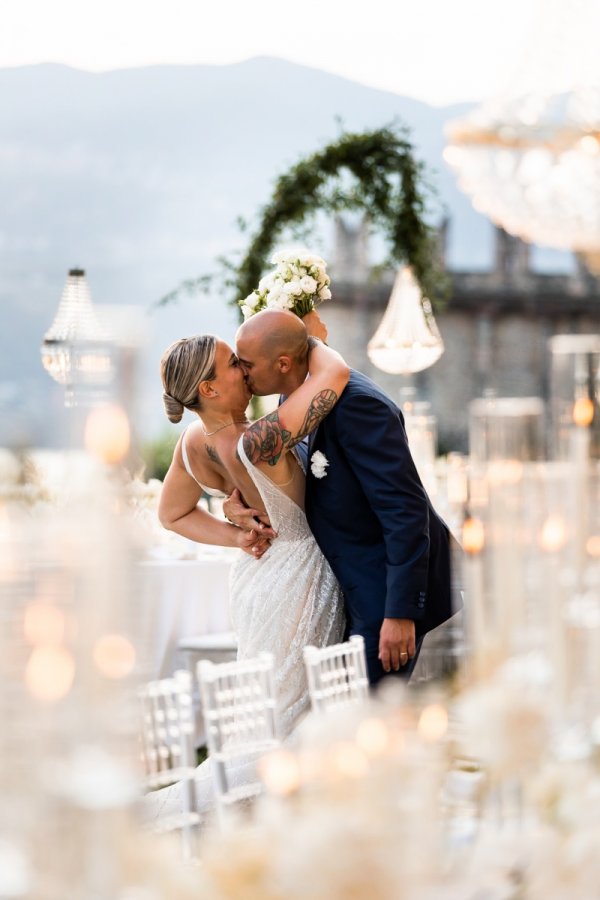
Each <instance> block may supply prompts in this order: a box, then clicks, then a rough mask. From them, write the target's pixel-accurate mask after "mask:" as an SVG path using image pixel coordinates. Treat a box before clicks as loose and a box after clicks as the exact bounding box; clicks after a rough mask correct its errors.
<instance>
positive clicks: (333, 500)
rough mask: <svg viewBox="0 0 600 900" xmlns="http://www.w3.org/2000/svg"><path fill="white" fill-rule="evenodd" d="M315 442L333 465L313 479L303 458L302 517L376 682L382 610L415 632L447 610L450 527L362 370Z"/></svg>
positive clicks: (390, 407) (388, 403)
mask: <svg viewBox="0 0 600 900" xmlns="http://www.w3.org/2000/svg"><path fill="white" fill-rule="evenodd" d="M311 437H312V436H311ZM317 450H320V451H321V452H322V453H324V454H325V456H326V457H327V460H328V462H329V466H328V468H327V470H326V471H327V474H326V476H325V477H324V478H316V477H315V476H314V475H313V474H312V472H311V469H310V458H309V466H308V471H307V481H306V514H307V517H308V522H309V525H310V528H311V530H312V532H313V534H314V536H315V538H316V540H317V543H318V544H319V546H320V548H321V550H322V551H323V554H324V556H325V557H326V558H327V560H328V562H329V564H330V566H331V568H332V569H333V571H334V573H335V575H336V577H337V579H338V581H339V582H340V584H341V586H342V590H343V592H344V597H345V601H346V610H347V614H348V618H349V625H350V629H349V630H350V634H362V635H363V637H364V638H365V644H366V650H367V661H368V664H369V677H370V679H371V681H377V680H378V679H379V678H380V677H381V676H382V675H383V674H384V672H383V668H382V666H381V664H380V663H379V661H378V659H377V654H378V648H379V631H380V628H381V624H382V621H383V619H384V617H389V618H401V619H412V620H413V621H414V622H415V627H416V632H417V638H418V637H419V636H422V635H423V634H425V633H426V632H427V631H430V630H431V629H432V628H435V627H436V625H439V624H441V623H442V622H444V621H445V620H446V619H448V618H449V617H450V616H451V615H452V613H453V609H452V596H451V577H450V537H449V534H448V529H447V527H446V525H445V524H444V522H443V521H442V520H441V519H440V517H439V516H438V515H437V513H436V512H435V510H434V509H433V507H432V505H431V503H430V501H429V498H428V497H427V494H426V492H425V489H424V487H423V485H422V483H421V480H420V478H419V476H418V474H417V470H416V468H415V464H414V462H413V459H412V456H411V454H410V450H409V448H408V442H407V438H406V431H405V428H404V418H403V415H402V412H401V410H400V409H399V408H398V407H397V406H396V404H395V403H394V402H393V401H392V400H391V399H390V397H388V396H387V394H385V393H384V391H382V390H381V388H379V387H378V386H377V385H376V384H374V382H372V381H371V380H370V379H369V378H367V377H366V376H365V375H362V374H361V373H360V372H356V371H354V370H352V372H351V375H350V381H349V383H348V385H347V387H346V389H345V390H344V392H343V393H342V395H341V397H340V399H339V400H338V402H337V404H336V405H335V407H334V409H333V410H332V412H331V413H330V414H329V415H328V416H327V418H326V419H324V420H323V422H322V423H321V424H320V426H319V428H318V429H317V431H316V433H315V435H314V438H313V439H312V440H311V442H310V450H309V457H312V454H313V453H314V452H315V451H317Z"/></svg>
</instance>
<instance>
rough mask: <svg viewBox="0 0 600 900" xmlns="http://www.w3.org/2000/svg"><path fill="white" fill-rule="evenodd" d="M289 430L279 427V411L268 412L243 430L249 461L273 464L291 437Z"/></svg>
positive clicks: (245, 449) (277, 460)
mask: <svg viewBox="0 0 600 900" xmlns="http://www.w3.org/2000/svg"><path fill="white" fill-rule="evenodd" d="M291 436H292V435H291V432H290V431H286V429H285V428H282V427H281V424H280V422H279V413H278V412H277V410H275V412H272V413H269V415H268V416H264V417H263V418H262V419H259V420H258V422H255V423H254V424H253V425H251V426H250V428H248V429H246V431H245V432H244V442H243V443H244V451H245V453H246V456H247V457H248V459H249V460H250V462H251V463H254V465H256V463H259V462H268V463H269V465H270V466H274V465H275V464H276V463H277V462H279V459H280V457H281V454H282V453H283V451H284V449H285V447H286V446H287V444H288V443H289V440H290V438H291Z"/></svg>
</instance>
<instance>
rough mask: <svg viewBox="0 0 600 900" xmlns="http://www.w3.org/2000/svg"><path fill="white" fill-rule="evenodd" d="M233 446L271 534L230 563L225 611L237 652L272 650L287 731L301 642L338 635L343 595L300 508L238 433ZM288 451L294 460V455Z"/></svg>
mask: <svg viewBox="0 0 600 900" xmlns="http://www.w3.org/2000/svg"><path fill="white" fill-rule="evenodd" d="M238 454H239V457H240V459H241V460H242V462H243V464H244V466H245V468H246V469H247V471H248V474H249V475H250V478H251V479H252V481H253V482H254V484H255V486H256V489H257V491H258V492H259V494H260V496H261V498H262V500H263V503H264V504H265V510H266V512H267V515H268V516H269V520H270V522H271V525H272V527H273V528H274V529H275V531H276V532H277V535H278V536H277V538H276V539H275V540H274V541H273V543H272V545H271V547H270V548H269V550H268V551H267V552H266V553H265V555H264V556H263V557H262V558H261V559H258V560H257V559H253V558H252V557H251V556H249V555H248V554H247V553H244V554H241V555H240V558H239V559H238V560H237V561H236V562H235V563H234V565H233V567H232V569H231V574H230V581H229V596H230V598H231V600H230V603H231V607H230V610H231V619H232V624H233V627H234V629H235V631H236V632H237V635H238V642H239V644H238V659H250V658H252V657H255V656H256V655H257V654H258V653H259V652H260V651H261V650H268V651H269V652H271V653H273V655H274V657H275V685H276V691H277V701H278V710H277V713H278V722H279V727H280V732H281V737H286V736H287V735H288V734H289V733H290V731H291V730H292V729H293V727H294V725H295V724H296V722H297V719H298V716H300V715H301V714H302V713H303V712H304V711H305V710H306V709H307V708H308V704H309V700H308V685H307V681H306V672H305V668H304V659H303V655H302V652H303V649H304V647H306V645H307V644H313V645H315V646H317V647H325V646H327V645H329V644H336V643H338V642H339V641H341V640H342V636H343V633H344V610H343V598H342V593H341V590H340V588H339V585H338V583H337V580H336V578H335V576H334V574H333V572H332V571H331V569H330V567H329V563H328V562H327V560H326V559H325V557H324V556H323V554H322V553H321V551H320V550H319V547H318V546H317V543H316V541H315V539H314V537H313V535H312V532H311V530H310V528H309V527H308V522H307V520H306V516H305V514H304V511H303V510H302V509H301V508H300V507H299V506H298V504H297V503H295V502H294V501H293V500H292V499H291V498H290V497H288V496H287V494H286V493H285V492H284V490H283V489H282V488H280V487H278V486H277V485H276V484H275V483H274V482H273V481H271V479H270V478H268V477H267V476H266V475H265V474H264V473H263V472H261V471H260V469H257V468H256V466H254V465H253V464H252V463H251V462H250V460H249V459H248V457H247V456H246V453H245V451H244V446H243V436H242V437H241V438H240V440H239V443H238ZM294 456H295V458H296V461H297V462H298V465H300V466H301V462H300V457H299V455H298V454H296V453H294Z"/></svg>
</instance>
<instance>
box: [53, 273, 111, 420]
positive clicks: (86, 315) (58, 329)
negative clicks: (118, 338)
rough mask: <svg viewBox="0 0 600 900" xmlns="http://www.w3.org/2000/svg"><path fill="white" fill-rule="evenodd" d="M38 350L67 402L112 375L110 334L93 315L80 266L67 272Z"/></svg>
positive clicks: (95, 386) (88, 292)
mask: <svg viewBox="0 0 600 900" xmlns="http://www.w3.org/2000/svg"><path fill="white" fill-rule="evenodd" d="M41 354H42V364H43V366H44V368H45V369H46V371H47V372H48V373H49V374H50V375H51V376H52V378H54V380H55V381H57V382H58V383H59V384H62V385H64V386H65V389H66V393H65V404H66V405H67V406H73V405H74V404H75V403H76V402H77V401H78V400H79V399H81V396H82V394H81V391H83V393H85V394H90V393H94V391H96V390H99V389H101V388H102V387H103V386H105V385H107V384H108V383H109V382H110V381H111V379H112V358H111V347H110V342H109V338H108V336H107V334H106V333H105V331H104V330H103V328H102V327H101V326H100V324H99V322H98V319H97V318H96V313H95V311H94V307H93V305H92V298H91V295H90V290H89V287H88V283H87V280H86V277H85V272H84V271H83V269H71V270H70V272H69V276H68V278H67V281H66V284H65V287H64V290H63V294H62V297H61V300H60V304H59V307H58V310H57V313H56V316H55V317H54V321H53V322H52V325H51V326H50V328H49V330H48V331H47V332H46V334H45V336H44V341H43V343H42V346H41Z"/></svg>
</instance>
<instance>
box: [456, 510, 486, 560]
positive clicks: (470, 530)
mask: <svg viewBox="0 0 600 900" xmlns="http://www.w3.org/2000/svg"><path fill="white" fill-rule="evenodd" d="M462 545H463V549H464V550H465V552H466V553H470V554H472V555H473V556H474V555H475V554H477V553H481V551H482V550H483V548H484V547H485V529H484V527H483V522H482V521H481V519H476V518H475V516H468V517H467V518H466V519H465V521H464V522H463V527H462Z"/></svg>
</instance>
